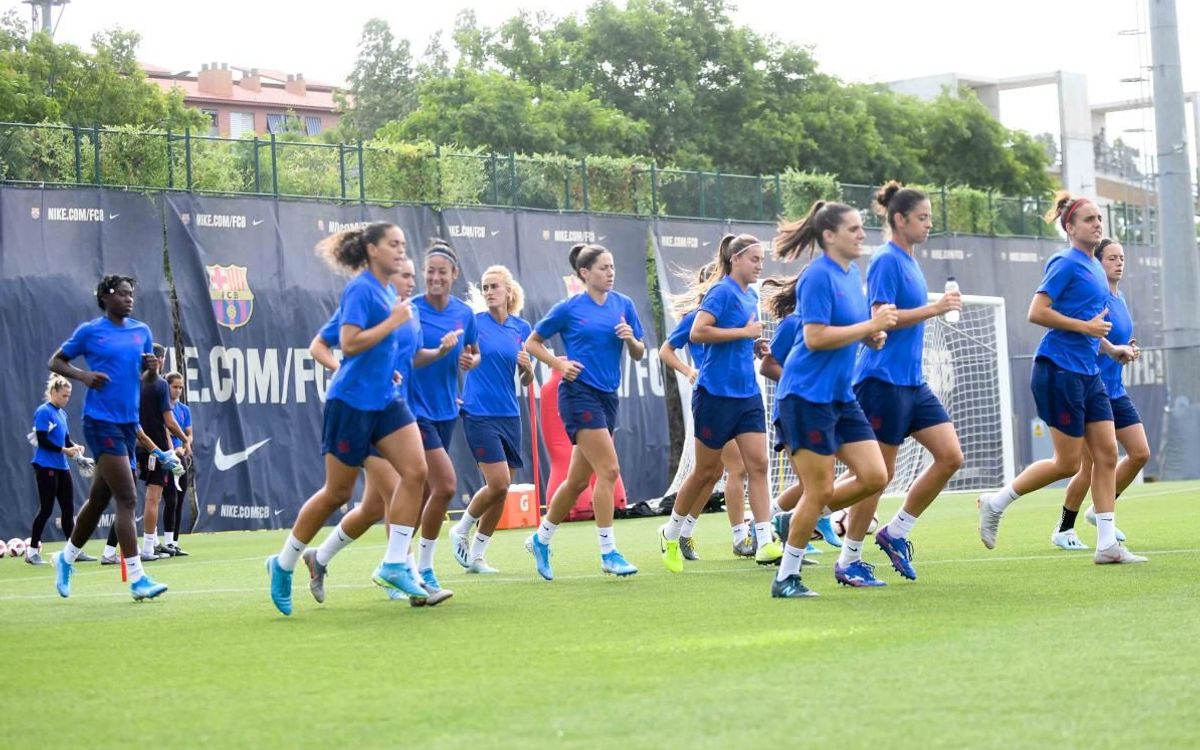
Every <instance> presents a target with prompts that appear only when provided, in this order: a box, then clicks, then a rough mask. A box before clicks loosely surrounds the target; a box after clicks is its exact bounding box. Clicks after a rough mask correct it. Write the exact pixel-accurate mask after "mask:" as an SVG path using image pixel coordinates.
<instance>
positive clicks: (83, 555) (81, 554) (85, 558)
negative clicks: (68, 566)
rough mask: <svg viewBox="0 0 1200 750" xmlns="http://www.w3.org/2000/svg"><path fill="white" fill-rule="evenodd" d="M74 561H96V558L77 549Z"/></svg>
mask: <svg viewBox="0 0 1200 750" xmlns="http://www.w3.org/2000/svg"><path fill="white" fill-rule="evenodd" d="M75 562H77V563H79V562H96V558H94V557H92V556H91V555H89V554H88V553H86V552H84V551H83V550H80V551H79V556H78V557H76V558H75Z"/></svg>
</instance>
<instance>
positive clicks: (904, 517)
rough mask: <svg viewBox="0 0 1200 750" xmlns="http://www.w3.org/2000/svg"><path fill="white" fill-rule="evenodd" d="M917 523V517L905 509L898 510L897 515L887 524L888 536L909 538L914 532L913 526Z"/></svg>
mask: <svg viewBox="0 0 1200 750" xmlns="http://www.w3.org/2000/svg"><path fill="white" fill-rule="evenodd" d="M916 525H917V517H916V516H910V515H909V514H907V513H905V512H904V509H903V508H901V509H900V510H898V511H896V517H895V518H893V519H892V520H891V522H890V523H889V524H888V525H887V532H888V536H890V537H892V538H893V539H907V538H908V535H909V534H910V533H912V530H913V526H916Z"/></svg>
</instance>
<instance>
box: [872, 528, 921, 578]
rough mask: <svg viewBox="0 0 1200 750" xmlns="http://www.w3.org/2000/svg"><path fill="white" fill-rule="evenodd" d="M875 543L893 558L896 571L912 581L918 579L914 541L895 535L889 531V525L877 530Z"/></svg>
mask: <svg viewBox="0 0 1200 750" xmlns="http://www.w3.org/2000/svg"><path fill="white" fill-rule="evenodd" d="M875 544H877V545H879V549H881V550H883V551H884V553H885V554H886V555H887V556H888V557H889V558H890V559H891V561H892V567H893V568H895V569H896V572H897V573H899V574H900V575H902V576H904V577H905V578H907V579H908V580H910V581H915V580H917V570H916V568H914V567H913V566H912V558H913V546H912V542H910V541H908V540H907V539H905V538H904V537H894V536H892V535H891V534H889V533H888V529H887V526H884V527H883V528H881V529H880V530H879V531H877V532H875Z"/></svg>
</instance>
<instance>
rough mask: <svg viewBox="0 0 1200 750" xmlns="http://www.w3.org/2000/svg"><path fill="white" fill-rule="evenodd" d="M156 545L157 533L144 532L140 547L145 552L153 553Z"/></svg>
mask: <svg viewBox="0 0 1200 750" xmlns="http://www.w3.org/2000/svg"><path fill="white" fill-rule="evenodd" d="M156 546H158V534H146V536H144V537H143V538H142V549H143V550H144V551H145V552H146V554H148V555H153V554H154V548H155V547H156Z"/></svg>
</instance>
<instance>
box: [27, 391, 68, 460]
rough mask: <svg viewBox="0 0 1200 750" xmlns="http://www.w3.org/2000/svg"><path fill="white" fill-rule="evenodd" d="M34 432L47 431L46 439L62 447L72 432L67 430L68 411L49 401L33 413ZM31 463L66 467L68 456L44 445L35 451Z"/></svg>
mask: <svg viewBox="0 0 1200 750" xmlns="http://www.w3.org/2000/svg"><path fill="white" fill-rule="evenodd" d="M33 430H34V432H44V433H46V439H47V440H49V441H50V442H51V443H53V444H54V445H57V446H58V447H59V448H62V447H63V446H65V445H66V444H67V437H68V436H69V435H70V432H69V431H68V430H67V413H66V412H65V411H63V410H62V409H60V408H58V407H57V406H55V405H54V404H52V403H50V402H49V401H47V402H46V403H44V404H42V405H41V406H39V407H38V408H37V411H35V412H34V413H33ZM30 463H34V464H37V465H38V466H42V467H45V468H47V469H64V470H65V469H66V468H67V457H66V456H65V455H63V454H62V453H51V452H50V451H48V450H46V449H45V448H43V447H42V446H40V445H39V446H38V447H37V448H36V449H34V451H33V461H31V462H30Z"/></svg>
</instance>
